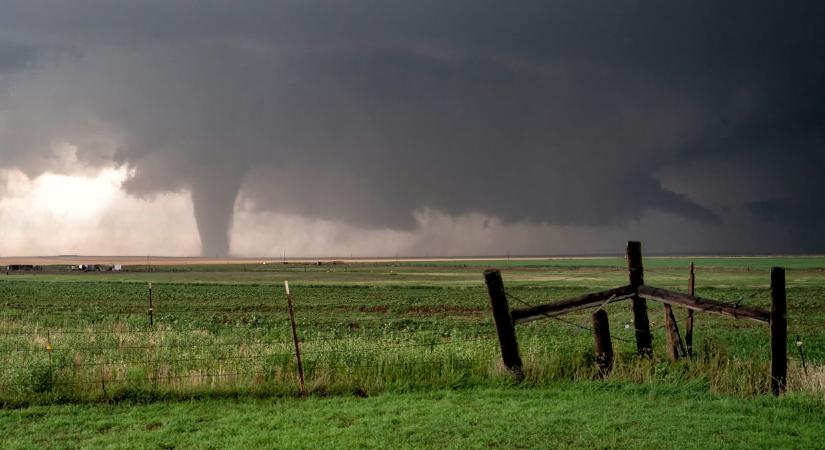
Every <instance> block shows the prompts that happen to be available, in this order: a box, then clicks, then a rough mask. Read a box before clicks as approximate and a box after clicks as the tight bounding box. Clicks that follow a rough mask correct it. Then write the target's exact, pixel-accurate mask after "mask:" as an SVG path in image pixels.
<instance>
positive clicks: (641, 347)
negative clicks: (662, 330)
mask: <svg viewBox="0 0 825 450" xmlns="http://www.w3.org/2000/svg"><path fill="white" fill-rule="evenodd" d="M627 270H628V273H629V276H630V286H632V287H633V289H635V290H637V292H636V294H635V295H634V296H633V328H634V329H635V330H636V350H637V351H638V352H639V354H640V355H647V356H650V355H651V354H653V336H652V335H651V334H650V322H649V321H648V318H647V301H645V299H643V298H641V297H639V294H638V289H639V286H641V285H643V284H645V277H644V269H643V268H642V243H641V242H638V241H628V242H627Z"/></svg>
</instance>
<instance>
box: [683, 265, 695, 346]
mask: <svg viewBox="0 0 825 450" xmlns="http://www.w3.org/2000/svg"><path fill="white" fill-rule="evenodd" d="M688 294H689V295H696V272H695V270H694V267H693V261H691V262H690V276H689V277H688ZM685 346H686V347H687V354H688V356H693V310H692V309H689V310H688V316H687V322H686V323H685Z"/></svg>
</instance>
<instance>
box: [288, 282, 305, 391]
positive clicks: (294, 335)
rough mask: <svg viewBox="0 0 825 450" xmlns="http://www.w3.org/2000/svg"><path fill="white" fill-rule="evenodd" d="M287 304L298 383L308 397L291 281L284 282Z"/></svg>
mask: <svg viewBox="0 0 825 450" xmlns="http://www.w3.org/2000/svg"><path fill="white" fill-rule="evenodd" d="M284 289H286V302H287V305H288V306H289V322H290V323H291V324H292V340H293V341H294V342H295V361H296V363H297V364H298V381H300V382H301V395H306V388H305V387H304V366H303V364H301V343H300V341H298V329H297V327H296V326H295V311H294V310H293V308H292V294H290V293H289V281H286V280H284Z"/></svg>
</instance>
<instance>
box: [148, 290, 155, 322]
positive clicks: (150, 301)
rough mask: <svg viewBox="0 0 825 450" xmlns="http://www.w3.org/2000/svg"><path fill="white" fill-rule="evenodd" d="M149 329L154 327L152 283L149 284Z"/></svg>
mask: <svg viewBox="0 0 825 450" xmlns="http://www.w3.org/2000/svg"><path fill="white" fill-rule="evenodd" d="M148 315H149V327H150V328H151V327H152V326H153V325H154V317H153V316H154V310H153V308H152V283H149V310H148Z"/></svg>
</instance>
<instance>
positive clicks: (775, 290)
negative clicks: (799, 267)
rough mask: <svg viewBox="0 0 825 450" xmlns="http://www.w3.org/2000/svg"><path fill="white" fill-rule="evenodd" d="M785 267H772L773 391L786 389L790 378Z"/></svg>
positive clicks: (775, 393)
mask: <svg viewBox="0 0 825 450" xmlns="http://www.w3.org/2000/svg"><path fill="white" fill-rule="evenodd" d="M787 309H788V305H787V299H786V297H785V269H783V268H781V267H774V268H772V269H771V392H773V395H779V394H781V393H782V392H784V391H785V385H786V382H787V378H788V320H787V316H786V315H787Z"/></svg>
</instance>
